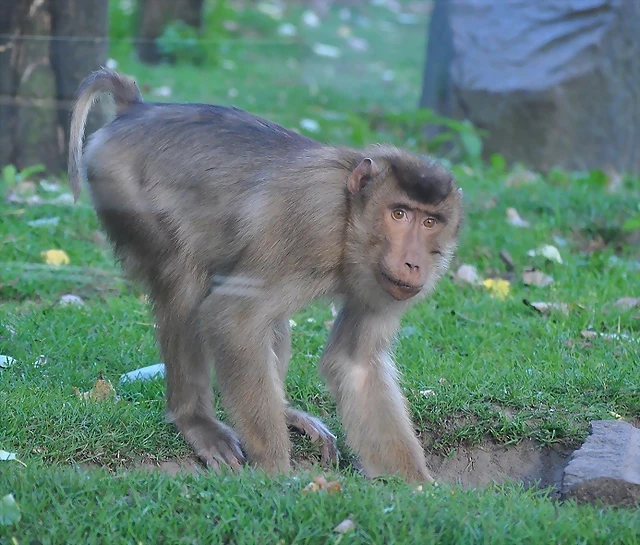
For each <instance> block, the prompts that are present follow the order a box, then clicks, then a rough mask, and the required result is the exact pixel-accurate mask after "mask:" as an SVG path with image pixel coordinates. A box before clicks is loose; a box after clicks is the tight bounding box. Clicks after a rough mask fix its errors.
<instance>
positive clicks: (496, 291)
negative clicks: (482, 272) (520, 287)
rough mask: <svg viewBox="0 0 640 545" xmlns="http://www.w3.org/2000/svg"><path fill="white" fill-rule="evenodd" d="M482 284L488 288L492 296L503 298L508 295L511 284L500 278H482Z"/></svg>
mask: <svg viewBox="0 0 640 545" xmlns="http://www.w3.org/2000/svg"><path fill="white" fill-rule="evenodd" d="M482 285H483V286H484V287H485V288H487V289H488V290H489V292H490V293H491V296H492V297H497V298H498V299H500V300H504V299H506V298H507V295H509V289H510V287H511V284H510V283H509V281H508V280H503V279H502V278H487V279H486V280H483V282H482Z"/></svg>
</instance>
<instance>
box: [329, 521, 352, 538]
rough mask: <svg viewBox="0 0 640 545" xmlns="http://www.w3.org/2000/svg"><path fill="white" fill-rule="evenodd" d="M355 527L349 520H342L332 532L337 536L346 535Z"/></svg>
mask: <svg viewBox="0 0 640 545" xmlns="http://www.w3.org/2000/svg"><path fill="white" fill-rule="evenodd" d="M355 527H356V525H355V523H354V522H353V521H352V520H351V519H344V520H343V521H342V522H341V523H340V524H338V526H336V527H335V528H334V529H333V531H334V532H337V533H339V534H346V533H347V532H351V531H352V530H354V529H355Z"/></svg>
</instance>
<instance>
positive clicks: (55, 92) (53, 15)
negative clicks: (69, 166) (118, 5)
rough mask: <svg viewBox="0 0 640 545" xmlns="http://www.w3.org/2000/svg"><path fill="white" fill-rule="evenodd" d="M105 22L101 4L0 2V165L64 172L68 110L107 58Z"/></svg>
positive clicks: (87, 0)
mask: <svg viewBox="0 0 640 545" xmlns="http://www.w3.org/2000/svg"><path fill="white" fill-rule="evenodd" d="M90 11H93V14H92V15H88V14H89V12H90ZM106 25H107V0H84V1H83V3H80V1H79V0H76V1H75V2H74V1H73V0H13V2H7V1H0V34H3V35H8V36H10V37H9V38H2V37H0V127H2V130H0V165H4V164H7V163H12V164H14V165H15V166H16V167H17V168H18V169H22V168H24V167H27V166H30V165H33V164H36V163H42V164H44V165H45V166H46V167H47V170H48V171H49V172H52V173H55V174H58V173H60V171H63V170H65V169H66V149H67V138H68V125H69V110H70V106H71V103H72V101H73V97H74V94H75V92H76V89H77V87H78V83H79V82H80V79H81V78H82V77H84V76H86V75H87V74H88V73H89V72H90V71H91V70H92V69H94V68H97V67H98V66H99V65H100V64H104V62H105V61H106V41H105V39H106V28H107V26H106ZM82 36H85V37H86V36H91V37H92V38H98V39H99V40H101V43H100V44H99V45H95V44H87V43H86V41H85V42H83V41H74V40H76V39H77V38H78V37H82Z"/></svg>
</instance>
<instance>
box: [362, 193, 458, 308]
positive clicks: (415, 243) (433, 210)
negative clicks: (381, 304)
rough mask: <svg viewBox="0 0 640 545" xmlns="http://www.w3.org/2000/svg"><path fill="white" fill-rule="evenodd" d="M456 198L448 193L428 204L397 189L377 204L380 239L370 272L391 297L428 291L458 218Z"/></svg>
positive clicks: (445, 259)
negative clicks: (373, 269)
mask: <svg viewBox="0 0 640 545" xmlns="http://www.w3.org/2000/svg"><path fill="white" fill-rule="evenodd" d="M456 200H457V199H456V198H455V195H452V196H451V197H450V198H448V199H445V201H444V202H442V203H439V204H438V205H435V206H434V205H431V206H430V205H427V204H424V203H420V202H417V201H414V200H412V199H409V198H408V197H407V196H406V195H405V194H404V193H400V192H399V193H396V194H394V195H392V196H391V198H389V197H387V198H385V199H384V201H382V202H380V203H378V207H377V208H378V210H377V214H376V215H377V216H378V218H379V229H380V231H381V233H382V234H383V236H384V238H383V241H382V242H381V244H380V247H379V252H380V253H379V259H378V263H377V267H376V270H375V271H374V274H375V277H376V280H377V281H378V284H379V285H380V287H381V288H382V289H383V290H384V291H385V292H387V293H388V294H389V295H391V296H392V297H393V298H394V299H395V300H397V301H404V300H407V299H411V298H412V297H415V296H416V295H418V294H420V293H427V292H429V291H430V290H431V289H432V288H433V286H434V285H435V283H436V281H437V280H438V279H439V278H440V277H441V276H442V274H443V273H444V271H445V270H446V269H447V267H448V265H449V262H450V260H451V257H452V255H453V251H454V248H455V245H456V235H457V229H458V226H459V220H460V214H459V209H458V206H456V204H457V203H456Z"/></svg>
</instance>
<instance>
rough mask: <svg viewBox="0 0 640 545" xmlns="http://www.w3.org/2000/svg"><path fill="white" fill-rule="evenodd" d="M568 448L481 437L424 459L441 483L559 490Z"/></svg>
mask: <svg viewBox="0 0 640 545" xmlns="http://www.w3.org/2000/svg"><path fill="white" fill-rule="evenodd" d="M572 452H573V451H572V450H571V449H568V448H563V447H542V446H540V445H539V444H538V443H536V442H534V441H530V440H525V441H522V442H520V443H518V444H516V445H510V446H504V445H499V444H496V443H493V442H491V441H485V442H483V443H482V444H480V445H478V446H474V447H464V446H463V447H459V448H458V449H456V451H455V453H454V454H452V455H450V456H440V455H436V454H427V463H428V465H429V469H430V470H431V474H432V475H434V477H435V478H436V480H437V481H439V482H443V483H452V484H460V485H462V486H464V487H481V486H485V485H489V484H492V483H497V484H502V483H505V482H507V481H512V482H521V483H523V484H524V485H525V486H532V487H536V488H549V487H552V488H553V489H555V491H556V493H557V494H559V490H560V486H561V483H562V476H563V472H564V469H565V467H566V465H567V464H568V463H569V458H570V456H571V453H572ZM137 467H138V468H139V469H148V470H151V471H154V470H156V471H157V470H159V471H164V472H166V473H168V474H169V475H177V474H179V473H184V472H188V473H194V474H196V473H200V472H202V471H204V469H203V467H202V465H201V464H200V463H199V462H198V461H197V460H196V459H192V458H187V459H182V460H169V461H165V462H160V463H143V464H140V465H138V466H137ZM294 467H297V468H299V469H305V470H309V469H311V470H313V469H314V468H318V467H319V466H317V465H311V464H309V463H308V462H306V461H304V460H300V461H297V462H294Z"/></svg>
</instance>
